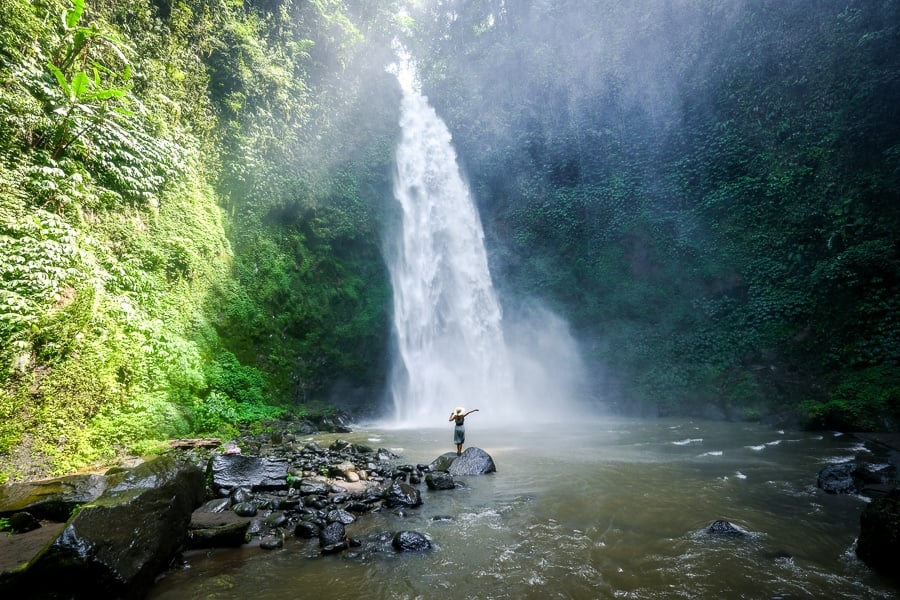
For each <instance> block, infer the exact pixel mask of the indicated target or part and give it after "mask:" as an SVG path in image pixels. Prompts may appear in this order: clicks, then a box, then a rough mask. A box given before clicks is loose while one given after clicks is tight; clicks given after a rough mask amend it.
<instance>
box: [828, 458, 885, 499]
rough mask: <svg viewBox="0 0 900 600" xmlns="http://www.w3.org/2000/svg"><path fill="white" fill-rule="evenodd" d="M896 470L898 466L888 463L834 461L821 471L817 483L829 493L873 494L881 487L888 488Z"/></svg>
mask: <svg viewBox="0 0 900 600" xmlns="http://www.w3.org/2000/svg"><path fill="white" fill-rule="evenodd" d="M896 472H897V470H896V468H895V467H894V466H893V465H891V464H888V463H870V462H863V461H849V462H842V463H832V464H830V465H827V466H825V467H824V468H823V469H822V470H821V471H819V475H818V477H817V478H816V485H818V486H819V487H820V488H822V490H823V491H825V492H828V493H829V494H865V495H873V492H878V491H879V488H882V487H883V489H887V488H888V487H889V484H890V483H891V482H893V481H894V479H895V477H896Z"/></svg>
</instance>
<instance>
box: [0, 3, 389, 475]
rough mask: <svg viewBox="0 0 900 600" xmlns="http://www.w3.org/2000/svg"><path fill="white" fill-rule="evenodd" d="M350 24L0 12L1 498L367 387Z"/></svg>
mask: <svg viewBox="0 0 900 600" xmlns="http://www.w3.org/2000/svg"><path fill="white" fill-rule="evenodd" d="M367 4H368V3H366V2H358V3H353V2H336V1H333V0H319V1H315V2H291V0H285V1H276V2H240V1H236V2H235V1H230V0H222V1H217V0H212V1H206V0H189V1H179V0H174V1H171V2H169V1H168V0H160V1H157V2H148V1H147V0H126V1H120V0H116V1H111V0H87V1H86V2H85V0H35V1H29V0H0V13H2V15H3V25H2V28H0V120H2V125H0V275H2V276H0V281H2V285H0V458H2V460H0V481H3V480H7V479H10V478H18V477H23V476H29V475H32V474H40V473H43V472H48V471H49V472H61V471H67V470H70V469H73V468H76V467H79V466H82V465H85V464H89V463H91V462H94V461H99V460H104V459H108V458H110V457H112V456H114V455H115V454H116V453H118V452H122V451H132V452H143V451H147V450H152V449H153V448H154V447H155V446H156V444H157V441H158V440H165V439H166V438H167V437H170V436H185V435H193V434H202V433H216V432H219V433H224V434H226V435H227V434H229V433H231V432H233V431H234V427H235V426H237V425H240V424H241V423H252V422H254V421H259V420H260V419H262V418H264V417H269V416H275V415H278V414H281V413H283V412H284V411H293V412H297V411H300V412H303V411H307V410H314V409H315V402H314V401H315V400H316V399H318V398H320V397H321V396H322V395H324V394H325V393H327V392H328V391H329V390H330V388H331V387H332V386H333V385H334V384H335V382H342V383H343V385H344V388H346V389H348V390H352V389H354V388H355V387H375V388H378V387H379V385H380V383H379V382H380V380H381V379H382V378H383V371H384V367H383V362H384V358H383V357H384V355H385V348H386V347H387V345H388V342H387V338H388V330H387V325H386V322H387V321H386V318H385V316H384V315H385V313H386V307H387V305H388V304H387V303H388V301H389V289H388V284H387V283H386V281H387V277H386V275H385V273H384V272H383V271H384V267H383V263H382V261H381V259H380V238H379V236H380V226H379V221H380V219H381V217H380V212H381V211H382V210H383V200H384V198H386V197H387V198H389V197H390V177H391V168H392V167H391V164H392V163H391V160H392V147H393V144H394V139H395V128H396V125H395V123H396V111H397V98H396V97H391V96H390V94H386V93H384V92H381V93H380V94H379V95H378V97H377V98H376V99H375V100H374V101H373V100H371V99H369V98H367V93H366V90H367V88H369V87H372V86H378V87H379V88H385V80H387V81H388V82H389V83H390V77H389V76H388V75H387V74H385V73H384V72H383V68H382V67H381V66H380V64H382V63H383V62H384V58H383V57H381V56H379V54H378V53H377V52H373V51H372V49H371V44H369V43H368V42H367V41H366V39H367V36H368V38H369V39H376V40H377V32H376V31H375V30H374V29H373V28H376V27H377V26H378V23H379V22H380V20H382V19H384V18H386V17H387V16H390V14H391V13H388V12H380V11H382V10H387V9H388V8H390V7H389V6H388V5H387V4H385V5H384V6H382V7H379V8H378V9H377V10H376V9H374V8H367V7H366V5H367ZM353 11H356V12H355V13H354V12H353ZM351 14H353V15H354V16H355V19H356V22H361V23H366V24H367V27H368V28H367V29H361V28H360V27H358V26H357V25H355V24H354V22H351V20H350V15H351ZM382 46H383V47H388V46H387V45H386V44H382ZM368 61H378V64H379V66H378V67H377V68H371V65H370V64H369V62H368ZM395 87H396V86H393V87H387V89H388V90H392V89H394V88H395ZM394 93H395V95H396V94H397V93H398V92H396V91H395V92H394ZM379 98H383V101H380V100H379ZM360 123H363V124H364V125H359V124H360Z"/></svg>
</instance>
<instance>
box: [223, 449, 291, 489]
mask: <svg viewBox="0 0 900 600" xmlns="http://www.w3.org/2000/svg"><path fill="white" fill-rule="evenodd" d="M287 467H288V462H287V459H284V458H267V457H263V458H260V457H255V456H246V455H242V454H234V455H223V454H220V455H218V456H214V457H213V458H212V460H210V462H209V475H210V477H211V479H212V485H213V488H216V489H221V488H228V489H231V488H235V487H248V488H250V489H251V490H252V491H257V490H279V489H287V487H288V483H287Z"/></svg>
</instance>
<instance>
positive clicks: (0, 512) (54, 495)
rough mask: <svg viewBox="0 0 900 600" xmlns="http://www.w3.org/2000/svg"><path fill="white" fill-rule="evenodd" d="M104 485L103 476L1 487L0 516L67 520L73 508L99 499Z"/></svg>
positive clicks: (105, 481) (13, 484)
mask: <svg viewBox="0 0 900 600" xmlns="http://www.w3.org/2000/svg"><path fill="white" fill-rule="evenodd" d="M106 486H107V479H106V477H104V476H103V475H96V474H91V475H70V476H68V477H58V478H56V479H48V480H46V481H35V482H30V483H11V484H7V485H2V486H0V516H6V515H10V514H12V513H16V512H21V511H27V512H29V513H31V514H32V515H34V516H35V517H36V518H38V519H49V520H51V521H60V522H63V521H67V520H68V519H69V517H70V516H71V514H72V511H73V510H74V509H75V508H76V507H78V506H80V505H82V504H87V503H88V502H93V501H94V500H96V499H97V498H99V497H100V495H101V494H102V493H103V491H104V490H105V489H106Z"/></svg>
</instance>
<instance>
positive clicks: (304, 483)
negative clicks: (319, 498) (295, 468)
mask: <svg viewBox="0 0 900 600" xmlns="http://www.w3.org/2000/svg"><path fill="white" fill-rule="evenodd" d="M299 489H300V493H301V494H303V495H304V496H307V495H311V494H327V493H328V491H329V489H330V488H329V485H328V482H326V481H324V480H322V481H319V480H317V479H301V480H300V487H299Z"/></svg>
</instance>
